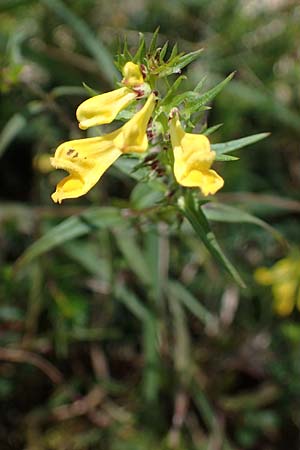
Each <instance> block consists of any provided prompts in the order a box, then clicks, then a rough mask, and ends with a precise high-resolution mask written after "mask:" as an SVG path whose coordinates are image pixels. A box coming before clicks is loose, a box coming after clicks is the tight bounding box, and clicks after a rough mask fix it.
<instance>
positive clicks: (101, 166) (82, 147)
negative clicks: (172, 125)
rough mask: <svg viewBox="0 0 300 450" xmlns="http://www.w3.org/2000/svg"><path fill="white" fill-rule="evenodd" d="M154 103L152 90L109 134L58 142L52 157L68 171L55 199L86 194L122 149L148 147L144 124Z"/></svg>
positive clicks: (147, 120)
mask: <svg viewBox="0 0 300 450" xmlns="http://www.w3.org/2000/svg"><path fill="white" fill-rule="evenodd" d="M154 105H155V95H154V94H151V95H150V96H149V98H148V100H147V101H146V103H145V105H144V106H143V108H142V109H141V110H140V111H138V112H137V113H136V114H135V115H134V116H133V117H132V119H130V120H129V121H128V122H127V123H126V124H125V125H123V126H122V127H121V128H119V129H117V130H115V131H113V132H112V133H110V134H107V135H105V136H100V137H93V138H87V139H77V140H74V141H68V142H64V143H63V144H61V145H60V146H59V147H58V148H57V149H56V152H55V155H54V157H53V158H51V164H52V165H53V166H54V167H55V168H57V169H63V170H65V171H67V172H69V176H67V177H65V178H63V179H62V180H61V181H60V182H59V183H58V185H57V187H56V191H55V192H54V193H53V194H52V199H53V201H54V202H56V203H57V202H58V203H61V202H62V200H64V199H66V198H77V197H80V196H81V195H84V194H86V193H87V192H88V191H89V190H90V189H91V188H92V187H93V186H94V185H95V184H96V183H97V181H98V180H99V179H100V178H101V176H102V175H103V173H104V172H105V171H106V170H107V169H108V168H109V167H110V166H111V165H112V164H113V163H114V162H115V161H116V159H118V158H119V156H120V155H121V154H122V153H134V152H139V153H140V152H145V151H146V150H147V148H148V140H147V134H146V131H147V125H148V122H149V119H150V117H151V114H152V112H153V109H154Z"/></svg>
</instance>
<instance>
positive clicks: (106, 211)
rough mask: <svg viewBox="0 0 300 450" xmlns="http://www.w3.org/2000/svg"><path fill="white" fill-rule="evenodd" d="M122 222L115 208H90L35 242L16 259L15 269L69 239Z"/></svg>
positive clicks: (65, 221)
mask: <svg viewBox="0 0 300 450" xmlns="http://www.w3.org/2000/svg"><path fill="white" fill-rule="evenodd" d="M123 222H124V219H123V218H122V217H121V214H120V212H119V211H118V210H117V209H115V208H92V209H89V210H87V211H85V212H83V213H82V214H80V215H78V216H72V217H69V218H68V219H66V220H64V221H63V222H61V223H60V224H59V225H57V226H55V227H54V228H52V229H51V230H50V231H48V233H46V234H44V235H43V236H42V237H41V238H40V239H38V240H37V241H35V242H34V243H33V244H32V245H31V246H30V247H29V248H28V249H27V250H26V251H25V252H24V253H23V255H21V257H20V258H19V259H18V261H17V264H16V269H20V268H21V267H24V266H25V265H26V264H28V263H29V262H30V261H32V260H34V259H35V258H37V257H38V256H40V255H42V254H43V253H45V252H48V251H49V250H52V249H53V248H55V247H57V246H59V245H62V244H64V243H65V242H67V241H70V240H71V239H75V238H77V237H79V236H83V235H85V234H88V233H90V232H91V231H94V230H97V229H101V228H111V227H113V226H116V225H120V224H122V223H123Z"/></svg>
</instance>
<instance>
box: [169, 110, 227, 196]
mask: <svg viewBox="0 0 300 450" xmlns="http://www.w3.org/2000/svg"><path fill="white" fill-rule="evenodd" d="M170 134H171V142H172V147H173V152H174V175H175V178H176V180H177V182H178V183H179V184H181V185H182V186H185V187H199V188H200V189H201V191H202V193H203V194H204V195H205V196H206V195H209V194H215V193H216V192H217V191H218V190H219V189H221V188H222V187H223V185H224V180H223V178H222V177H220V175H218V174H217V172H215V171H214V170H211V169H210V167H211V165H212V163H213V161H214V159H215V152H213V151H212V150H211V148H210V142H209V140H208V138H207V137H206V136H204V135H203V134H192V133H185V131H184V130H183V128H182V127H181V124H180V121H179V119H178V115H177V114H176V113H175V114H174V116H173V118H172V119H171V123H170Z"/></svg>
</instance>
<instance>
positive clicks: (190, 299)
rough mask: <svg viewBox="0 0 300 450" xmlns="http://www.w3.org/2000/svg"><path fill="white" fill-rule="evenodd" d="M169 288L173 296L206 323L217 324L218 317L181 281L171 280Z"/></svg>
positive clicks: (209, 325) (211, 325)
mask: <svg viewBox="0 0 300 450" xmlns="http://www.w3.org/2000/svg"><path fill="white" fill-rule="evenodd" d="M167 289H168V291H169V293H170V295H171V296H175V297H176V298H177V299H178V301H180V302H181V303H182V304H183V305H184V306H185V307H186V308H187V309H188V310H189V311H190V312H191V313H192V314H194V316H195V317H197V318H198V319H199V320H200V321H201V322H202V323H203V324H204V325H206V326H208V327H210V328H211V327H214V328H215V327H216V326H217V319H216V318H215V317H214V316H213V315H212V314H211V312H209V311H208V310H207V309H206V308H205V307H204V306H203V305H202V304H201V303H200V302H199V300H198V299H196V298H195V297H194V295H193V294H192V293H191V292H189V291H188V290H187V288H186V287H185V286H184V285H183V284H181V283H180V282H179V281H173V280H170V281H169V282H168V286H167Z"/></svg>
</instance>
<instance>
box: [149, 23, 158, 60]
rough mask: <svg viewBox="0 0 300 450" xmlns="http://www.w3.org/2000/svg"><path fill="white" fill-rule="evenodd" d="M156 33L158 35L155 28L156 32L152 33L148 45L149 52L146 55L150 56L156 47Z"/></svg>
mask: <svg viewBox="0 0 300 450" xmlns="http://www.w3.org/2000/svg"><path fill="white" fill-rule="evenodd" d="M158 33H159V27H157V28H156V30H155V31H154V33H153V35H152V39H151V42H150V45H149V50H148V53H149V54H150V55H152V53H154V52H155V49H156V46H157V38H158Z"/></svg>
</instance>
